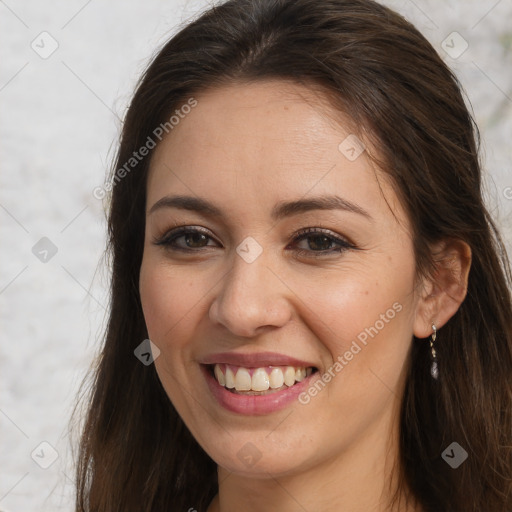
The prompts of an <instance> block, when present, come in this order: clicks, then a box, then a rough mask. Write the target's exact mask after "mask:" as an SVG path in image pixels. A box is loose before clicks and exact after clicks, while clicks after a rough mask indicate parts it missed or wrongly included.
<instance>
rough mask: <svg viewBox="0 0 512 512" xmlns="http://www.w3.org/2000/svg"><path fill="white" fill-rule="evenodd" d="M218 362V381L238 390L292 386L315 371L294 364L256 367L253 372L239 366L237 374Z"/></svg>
mask: <svg viewBox="0 0 512 512" xmlns="http://www.w3.org/2000/svg"><path fill="white" fill-rule="evenodd" d="M224 368H225V369H224V370H222V368H221V365H219V364H216V365H215V366H214V368H213V373H214V375H215V379H216V380H217V382H218V383H219V384H220V385H221V386H224V387H226V388H228V389H235V390H236V391H267V390H268V389H279V388H282V387H283V385H284V384H286V386H288V387H291V386H293V385H294V384H295V382H302V381H303V380H304V379H305V378H306V377H309V376H310V375H311V373H312V372H313V368H304V367H299V368H295V367H293V366H285V367H265V368H255V369H254V370H253V371H252V377H251V373H250V371H249V370H248V369H247V368H243V367H239V368H238V369H237V370H235V371H236V374H235V373H234V372H233V370H232V369H231V368H230V367H229V366H228V365H225V367H224Z"/></svg>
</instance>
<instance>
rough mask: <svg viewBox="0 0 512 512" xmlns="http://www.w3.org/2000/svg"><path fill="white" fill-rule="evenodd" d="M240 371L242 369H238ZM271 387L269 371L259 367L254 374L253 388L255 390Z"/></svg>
mask: <svg viewBox="0 0 512 512" xmlns="http://www.w3.org/2000/svg"><path fill="white" fill-rule="evenodd" d="M238 371H240V370H238ZM269 387H270V379H269V377H268V373H267V372H266V371H265V370H264V369H263V368H258V369H257V370H255V371H254V373H253V374H252V384H251V388H252V390H253V391H266V390H267V389H268V388H269Z"/></svg>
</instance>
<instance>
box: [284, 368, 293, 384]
mask: <svg viewBox="0 0 512 512" xmlns="http://www.w3.org/2000/svg"><path fill="white" fill-rule="evenodd" d="M284 383H285V384H286V385H287V386H288V387H290V386H293V385H294V384H295V368H294V367H293V366H287V367H286V370H285V371H284Z"/></svg>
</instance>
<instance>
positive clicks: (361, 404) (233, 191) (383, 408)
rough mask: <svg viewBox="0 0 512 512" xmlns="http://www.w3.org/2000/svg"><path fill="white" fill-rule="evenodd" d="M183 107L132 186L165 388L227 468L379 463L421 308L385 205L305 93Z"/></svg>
mask: <svg viewBox="0 0 512 512" xmlns="http://www.w3.org/2000/svg"><path fill="white" fill-rule="evenodd" d="M297 93H299V94H297ZM196 100H197V105H196V106H195V107H194V108H192V109H187V108H185V109H183V110H182V111H181V112H182V115H181V116H180V120H179V122H178V123H177V124H176V125H175V126H174V127H173V129H172V131H170V132H169V134H168V135H167V136H166V137H165V138H164V139H163V141H162V142H161V143H160V145H159V147H158V148H157V149H156V152H155V154H154V156H153V159H152V162H151V170H150V173H149V176H148V182H147V218H146V234H145V247H144V257H143V262H142V266H141V272H140V293H141V299H142V306H143V310H144V316H145V320H146V324H147V328H148V333H149V337H150V339H151V340H152V342H153V343H154V344H155V345H156V346H157V347H158V348H159V349H160V355H159V356H158V357H157V358H156V360H155V365H156V370H157V372H158V375H159V378H160V380H161V382H162V384H163V387H164V388H165V391H166V392H167V394H168V396H169V398H170V400H171V401H172V403H173V404H174V406H175V408H176V409H177V411H178V412H179V414H180V416H181V417H182V418H183V420H184V422H185V423H186V425H187V426H188V428H189V429H190V431H191V432H192V434H193V435H194V437H195V438H196V439H197V441H198V442H199V443H200V444H201V445H202V447H203V448H204V449H205V450H206V452H207V453H208V454H209V455H210V456H211V457H212V458H213V459H214V460H215V461H216V462H217V463H218V464H219V465H220V466H222V467H224V468H227V469H228V470H229V471H234V472H238V473H242V474H246V475H251V476H253V477H258V476H261V477H264V476H265V475H268V474H269V473H271V474H272V475H285V474H293V473H294V472H297V471H299V469H300V470H301V471H303V470H306V469H307V468H312V467H313V466H315V465H319V464H324V465H325V464H326V463H329V464H331V463H335V462H336V461H337V460H339V459H340V458H341V456H342V455H343V456H347V457H350V456H351V455H350V454H354V455H353V456H354V457H363V456H367V457H374V456H377V455H378V454H380V453H383V447H384V445H385V443H386V442H387V440H388V439H389V438H390V436H391V437H392V435H393V433H394V432H396V431H395V430H392V429H395V428H396V426H397V424H398V409H399V402H400V398H401V395H402V392H403V382H404V365H405V362H406V359H407V356H408V351H409V349H410V346H411V339H412V335H413V332H414V328H415V322H418V320H416V317H417V316H418V315H417V309H418V302H419V299H418V296H417V293H416V292H415V288H414V277H415V260H414V254H413V246H412V240H411V236H410V233H409V232H408V222H407V219H406V217H405V215H404V212H403V210H402V208H401V206H400V204H399V202H398V200H397V198H396V196H395V194H394V193H393V191H392V189H391V187H390V186H389V184H388V183H387V182H386V180H385V179H384V178H383V177H382V175H380V179H379V181H377V179H376V176H375V172H374V169H373V168H372V166H371V164H370V161H369V159H368V155H367V151H368V150H369V149H367V150H364V151H363V152H362V153H361V154H359V153H360V152H361V149H363V148H362V147H360V146H357V144H356V142H357V141H355V140H354V139H353V136H351V134H350V130H349V128H348V127H347V126H346V127H345V129H343V128H342V127H340V126H339V125H338V124H335V123H333V121H332V118H331V117H329V116H328V115H326V113H325V112H326V111H325V110H322V107H320V104H319V103H318V101H316V100H315V96H314V95H313V93H312V92H311V91H310V90H309V89H307V88H305V87H304V86H300V85H291V84H289V83H283V82H279V81H274V82H260V83H253V84H249V85H247V84H246V85H232V86H225V87H222V88H218V89H216V90H210V91H208V92H207V93H204V94H201V95H198V96H196ZM323 108H324V109H325V108H327V107H323ZM185 111H186V112H189V113H188V114H185V113H184V112H185ZM331 113H332V112H331ZM347 137H348V139H347ZM176 196H187V197H188V198H190V199H189V200H187V201H181V202H177V201H174V200H173V198H175V197H176ZM386 201H387V202H386ZM388 203H389V204H388ZM206 204H207V205H208V208H206V207H205V205H206ZM390 207H391V209H392V210H393V212H392V211H391V209H390ZM182 227H187V229H189V230H192V229H194V230H197V232H196V233H195V234H194V233H185V234H183V233H181V234H178V235H177V236H173V235H175V234H176V232H177V230H179V229H181V228H182ZM304 231H306V232H304ZM304 374H305V377H304ZM215 375H217V377H215ZM219 381H220V382H219ZM283 381H284V382H283ZM232 386H235V387H234V388H232ZM229 388H231V389H229ZM267 388H268V389H267ZM362 454H365V455H362ZM354 460H355V459H354Z"/></svg>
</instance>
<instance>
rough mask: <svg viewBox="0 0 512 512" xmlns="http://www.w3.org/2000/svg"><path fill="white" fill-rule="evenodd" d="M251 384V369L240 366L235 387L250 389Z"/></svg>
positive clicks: (241, 389) (239, 389)
mask: <svg viewBox="0 0 512 512" xmlns="http://www.w3.org/2000/svg"><path fill="white" fill-rule="evenodd" d="M251 384H252V379H251V374H250V373H249V370H246V369H245V368H239V369H238V371H237V372H236V377H235V389H236V390H237V391H250V390H251Z"/></svg>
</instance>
